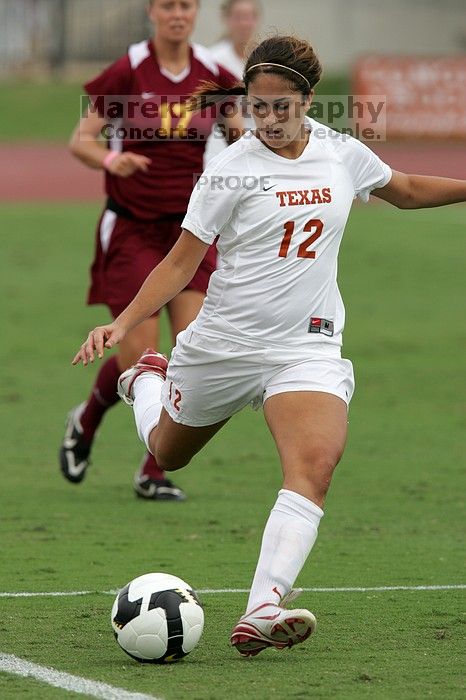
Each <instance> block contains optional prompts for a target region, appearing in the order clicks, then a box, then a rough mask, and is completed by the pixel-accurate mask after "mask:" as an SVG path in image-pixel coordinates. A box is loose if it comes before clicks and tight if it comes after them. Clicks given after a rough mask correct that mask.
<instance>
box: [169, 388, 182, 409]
mask: <svg viewBox="0 0 466 700" xmlns="http://www.w3.org/2000/svg"><path fill="white" fill-rule="evenodd" d="M168 399H169V401H170V403H171V404H173V408H174V409H175V411H179V410H180V402H181V391H179V390H178V389H176V388H175V387H174V386H173V382H170V389H169V391H168Z"/></svg>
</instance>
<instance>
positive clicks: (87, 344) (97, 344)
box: [71, 321, 126, 367]
mask: <svg viewBox="0 0 466 700" xmlns="http://www.w3.org/2000/svg"><path fill="white" fill-rule="evenodd" d="M125 335H126V333H125V330H124V329H123V328H122V327H121V326H120V325H119V324H118V323H117V322H116V321H114V322H113V323H110V324H109V325H108V326H97V328H94V330H93V331H91V332H90V333H89V335H88V336H87V339H86V340H85V341H84V343H83V344H82V345H81V348H80V349H79V352H78V353H77V354H76V355H75V357H74V359H73V361H72V363H71V364H73V365H78V364H79V363H80V362H82V363H83V366H84V367H86V365H87V364H88V363H89V362H94V359H95V356H96V355H97V357H98V358H99V360H101V359H102V357H103V356H104V349H105V348H108V349H110V348H113V346H114V345H116V344H117V343H119V342H120V340H122V338H124V337H125Z"/></svg>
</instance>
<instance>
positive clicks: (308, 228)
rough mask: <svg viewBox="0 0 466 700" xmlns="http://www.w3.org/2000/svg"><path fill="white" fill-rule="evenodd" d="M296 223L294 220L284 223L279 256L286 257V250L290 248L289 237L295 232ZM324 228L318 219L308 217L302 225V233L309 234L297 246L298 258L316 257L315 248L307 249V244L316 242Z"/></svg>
mask: <svg viewBox="0 0 466 700" xmlns="http://www.w3.org/2000/svg"><path fill="white" fill-rule="evenodd" d="M295 228H296V224H295V222H294V221H287V222H286V224H285V235H284V236H283V239H282V243H281V246H280V250H279V253H278V257H279V258H286V257H287V256H288V251H289V250H290V245H291V239H292V237H293V234H294V232H295ZM323 229H324V224H323V222H322V221H321V220H320V219H310V221H308V222H307V224H306V225H305V227H304V229H303V230H304V233H310V234H311V235H310V236H309V237H308V238H306V240H305V241H303V242H302V243H301V245H300V246H299V248H298V255H297V257H298V258H311V259H312V260H314V259H315V257H316V252H315V250H309V246H311V245H312V244H313V243H315V242H316V240H317V239H318V238H320V237H321V235H322V231H323Z"/></svg>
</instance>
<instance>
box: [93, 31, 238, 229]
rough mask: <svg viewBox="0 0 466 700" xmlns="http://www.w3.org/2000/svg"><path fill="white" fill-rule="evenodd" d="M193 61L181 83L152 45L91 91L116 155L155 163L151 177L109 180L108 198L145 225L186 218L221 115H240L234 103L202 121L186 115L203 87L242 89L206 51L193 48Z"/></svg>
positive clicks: (133, 53)
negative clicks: (171, 216) (234, 111)
mask: <svg viewBox="0 0 466 700" xmlns="http://www.w3.org/2000/svg"><path fill="white" fill-rule="evenodd" d="M190 54H191V55H190V62H189V67H188V68H187V69H186V70H185V71H184V72H183V73H181V74H179V75H177V76H175V75H172V74H171V73H169V72H168V71H166V70H165V69H164V68H161V67H160V66H159V64H158V62H157V56H156V53H155V49H154V45H153V43H152V41H150V40H148V41H147V40H146V41H143V42H141V43H139V44H133V45H132V46H130V47H129V49H128V53H127V54H126V55H125V56H123V57H122V58H120V59H119V60H117V61H116V62H115V63H113V64H112V65H111V66H110V67H109V68H107V69H106V70H105V71H104V72H103V73H102V74H101V75H99V76H98V77H97V78H95V79H94V80H91V81H90V82H88V83H86V85H85V86H84V87H85V90H86V92H87V93H88V95H89V96H90V98H91V102H92V105H93V108H94V109H96V110H97V112H98V114H99V116H101V117H103V118H105V119H107V120H108V123H107V125H106V126H105V128H104V135H105V136H106V137H107V138H108V141H109V146H110V148H112V149H115V150H120V151H132V152H133V153H139V154H141V155H145V156H147V157H149V158H150V159H151V164H150V166H149V169H148V171H147V172H145V173H144V172H141V171H138V172H136V173H135V174H134V175H132V176H131V177H129V178H121V177H117V176H114V175H111V174H110V173H108V172H106V175H105V181H106V183H105V184H106V192H107V194H108V196H109V197H110V198H111V199H112V200H113V201H114V202H116V204H117V205H118V206H119V207H122V208H123V209H126V210H128V211H129V212H130V214H131V215H132V216H134V217H136V218H138V219H145V220H153V219H157V218H159V217H160V216H163V215H165V214H178V213H184V212H185V211H186V209H187V205H188V201H189V197H190V195H191V192H192V190H193V187H194V184H195V177H196V175H199V174H200V173H201V172H202V170H203V156H204V150H205V145H206V141H207V138H208V136H209V134H210V132H211V130H212V126H213V124H214V122H215V121H216V119H217V116H218V115H219V113H220V110H221V109H222V110H223V109H225V107H226V109H227V110H228V109H229V108H230V109H231V108H234V104H235V103H234V102H233V103H232V102H231V101H230V102H226V103H224V104H223V106H222V107H219V106H216V107H213V108H211V109H207V110H203V111H202V112H197V113H193V112H190V111H188V110H187V109H186V103H187V102H188V100H189V97H190V96H191V95H192V93H193V92H194V91H195V90H196V88H197V87H199V84H200V83H201V82H202V81H203V80H209V81H210V80H213V81H215V82H216V83H218V84H219V85H220V86H221V87H225V88H229V87H231V86H232V85H234V84H235V83H236V82H237V80H236V78H234V76H233V75H231V73H229V72H228V71H227V70H225V68H223V67H221V66H219V65H218V64H217V63H216V61H215V60H214V58H213V56H212V54H211V53H210V51H209V50H208V49H206V48H204V47H203V46H199V45H197V44H193V45H192V46H191V47H190Z"/></svg>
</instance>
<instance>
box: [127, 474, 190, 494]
mask: <svg viewBox="0 0 466 700" xmlns="http://www.w3.org/2000/svg"><path fill="white" fill-rule="evenodd" d="M133 488H134V491H135V493H136V496H137V497H138V498H147V499H149V500H152V501H185V500H186V494H185V493H184V491H182V490H181V489H180V488H178V486H175V484H174V483H173V482H172V481H170V480H169V479H160V480H159V479H151V478H150V477H149V476H144V475H141V474H139V472H138V473H136V475H135V477H134V480H133Z"/></svg>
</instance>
